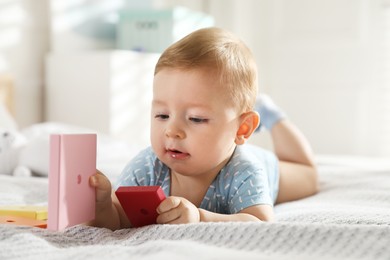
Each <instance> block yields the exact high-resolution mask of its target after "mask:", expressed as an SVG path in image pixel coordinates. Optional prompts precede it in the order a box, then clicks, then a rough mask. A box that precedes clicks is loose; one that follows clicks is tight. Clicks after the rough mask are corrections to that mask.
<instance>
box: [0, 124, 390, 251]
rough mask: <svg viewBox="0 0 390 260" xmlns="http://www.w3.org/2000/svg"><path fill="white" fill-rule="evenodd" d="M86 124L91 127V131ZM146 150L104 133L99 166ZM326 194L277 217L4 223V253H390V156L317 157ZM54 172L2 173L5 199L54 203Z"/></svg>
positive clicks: (51, 127)
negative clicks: (113, 224) (134, 224)
mask: <svg viewBox="0 0 390 260" xmlns="http://www.w3.org/2000/svg"><path fill="white" fill-rule="evenodd" d="M60 130H61V132H79V131H83V130H82V129H81V128H77V127H74V126H68V125H65V124H59V123H53V122H47V123H42V124H37V125H33V126H31V127H29V128H27V129H23V130H22V131H21V132H22V133H23V134H24V135H25V136H26V138H27V139H36V138H37V137H39V138H41V140H47V137H48V134H50V133H51V132H56V131H60ZM84 130H85V129H84ZM139 149H140V147H133V146H131V145H129V144H126V143H123V142H121V141H118V140H115V139H113V138H110V137H109V136H105V135H103V134H98V160H97V166H98V168H99V169H100V170H102V171H103V172H105V173H106V174H107V176H108V177H109V178H110V180H111V181H112V182H115V180H116V178H117V177H118V175H119V174H120V171H121V169H122V168H123V167H124V165H125V163H126V162H127V161H128V160H129V159H130V158H131V157H132V156H133V155H134V154H135V153H136V152H137V151H138V150H139ZM317 165H318V169H319V175H320V192H319V193H318V194H316V195H314V196H312V197H309V198H306V199H302V200H299V201H294V202H290V203H284V204H280V205H277V206H276V207H275V212H276V218H277V221H275V222H274V223H199V224H186V225H151V226H146V227H141V228H130V229H122V230H117V231H111V230H108V229H104V228H95V227H87V226H83V225H78V226H73V227H69V228H67V229H65V230H64V231H58V232H55V231H49V230H47V229H42V228H33V227H26V226H15V225H9V224H1V225H0V259H42V258H47V259H91V258H92V259H109V258H112V259H238V258H239V259H390V246H389V245H390V162H389V161H387V160H381V159H374V158H364V157H352V156H350V157H349V156H325V155H321V156H317ZM47 191H48V178H47V176H45V174H35V175H31V176H24V177H23V176H12V175H0V205H47V201H48V192H47Z"/></svg>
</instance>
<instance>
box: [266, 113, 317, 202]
mask: <svg viewBox="0 0 390 260" xmlns="http://www.w3.org/2000/svg"><path fill="white" fill-rule="evenodd" d="M271 136H272V141H273V144H274V149H275V153H276V156H277V157H278V159H279V162H280V164H279V169H280V181H279V194H278V198H277V201H276V203H281V202H287V201H292V200H297V199H301V198H305V197H307V196H310V195H313V194H315V193H316V192H317V189H318V187H317V169H316V167H315V164H314V158H313V152H312V150H311V147H310V144H309V142H308V141H307V139H306V138H305V136H304V135H303V134H302V133H301V131H300V130H299V129H298V128H297V127H296V126H295V125H294V124H293V123H291V122H290V121H289V120H287V119H283V120H280V121H279V122H278V123H276V124H275V125H274V126H273V127H272V130H271Z"/></svg>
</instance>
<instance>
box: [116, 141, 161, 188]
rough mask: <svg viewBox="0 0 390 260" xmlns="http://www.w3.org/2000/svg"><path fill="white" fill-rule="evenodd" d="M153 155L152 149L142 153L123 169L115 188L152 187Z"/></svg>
mask: <svg viewBox="0 0 390 260" xmlns="http://www.w3.org/2000/svg"><path fill="white" fill-rule="evenodd" d="M153 161H154V158H153V153H152V152H151V149H150V148H147V149H145V150H143V151H141V152H140V153H139V154H138V155H136V156H135V157H134V158H133V159H132V160H131V161H130V162H129V163H128V164H127V165H126V166H125V168H124V169H123V171H122V173H121V175H120V176H119V178H118V181H117V183H116V184H115V186H114V188H115V190H117V189H118V188H119V187H120V186H150V185H152V182H153V181H154V180H153V176H154V175H153V164H154V162H153Z"/></svg>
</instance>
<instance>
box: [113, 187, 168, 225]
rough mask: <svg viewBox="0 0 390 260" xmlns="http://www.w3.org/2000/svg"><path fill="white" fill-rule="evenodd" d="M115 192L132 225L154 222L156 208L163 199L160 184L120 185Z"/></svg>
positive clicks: (163, 195)
mask: <svg viewBox="0 0 390 260" xmlns="http://www.w3.org/2000/svg"><path fill="white" fill-rule="evenodd" d="M115 194H116V196H117V198H118V200H119V202H120V203H121V205H122V208H123V210H124V211H125V213H126V215H127V217H128V218H129V220H130V222H131V225H132V226H133V227H142V226H146V225H151V224H156V219H157V215H158V214H157V211H156V209H157V207H158V205H160V203H161V202H162V201H163V200H164V199H165V194H164V191H163V190H162V189H161V187H160V186H121V187H119V188H118V189H117V190H116V191H115Z"/></svg>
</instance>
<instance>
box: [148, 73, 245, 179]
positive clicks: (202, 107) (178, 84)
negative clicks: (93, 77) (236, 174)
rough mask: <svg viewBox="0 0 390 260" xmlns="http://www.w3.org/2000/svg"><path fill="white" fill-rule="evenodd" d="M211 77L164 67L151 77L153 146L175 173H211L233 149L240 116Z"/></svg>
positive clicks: (209, 74) (190, 174)
mask: <svg viewBox="0 0 390 260" xmlns="http://www.w3.org/2000/svg"><path fill="white" fill-rule="evenodd" d="M212 74H213V73H207V71H201V70H188V71H183V70H178V69H163V70H161V71H160V72H158V73H157V74H156V75H155V78H154V86H153V103H152V114H151V142H152V147H153V150H154V151H155V153H156V154H157V156H158V158H159V159H160V160H161V161H163V162H164V163H165V164H166V165H167V166H168V167H169V168H170V169H171V171H174V172H175V173H178V174H182V175H186V176H206V175H209V174H215V173H216V172H219V170H220V169H221V168H222V167H223V165H224V164H225V163H226V162H227V161H228V160H229V158H230V156H231V155H232V153H233V151H234V149H235V143H234V140H235V137H236V133H237V130H238V128H239V114H238V112H237V110H236V109H235V108H234V107H233V105H232V104H230V102H228V101H227V99H226V98H224V97H225V96H226V95H224V93H223V88H222V87H221V86H219V85H218V84H219V83H218V81H217V80H216V79H215V77H213V75H212Z"/></svg>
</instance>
